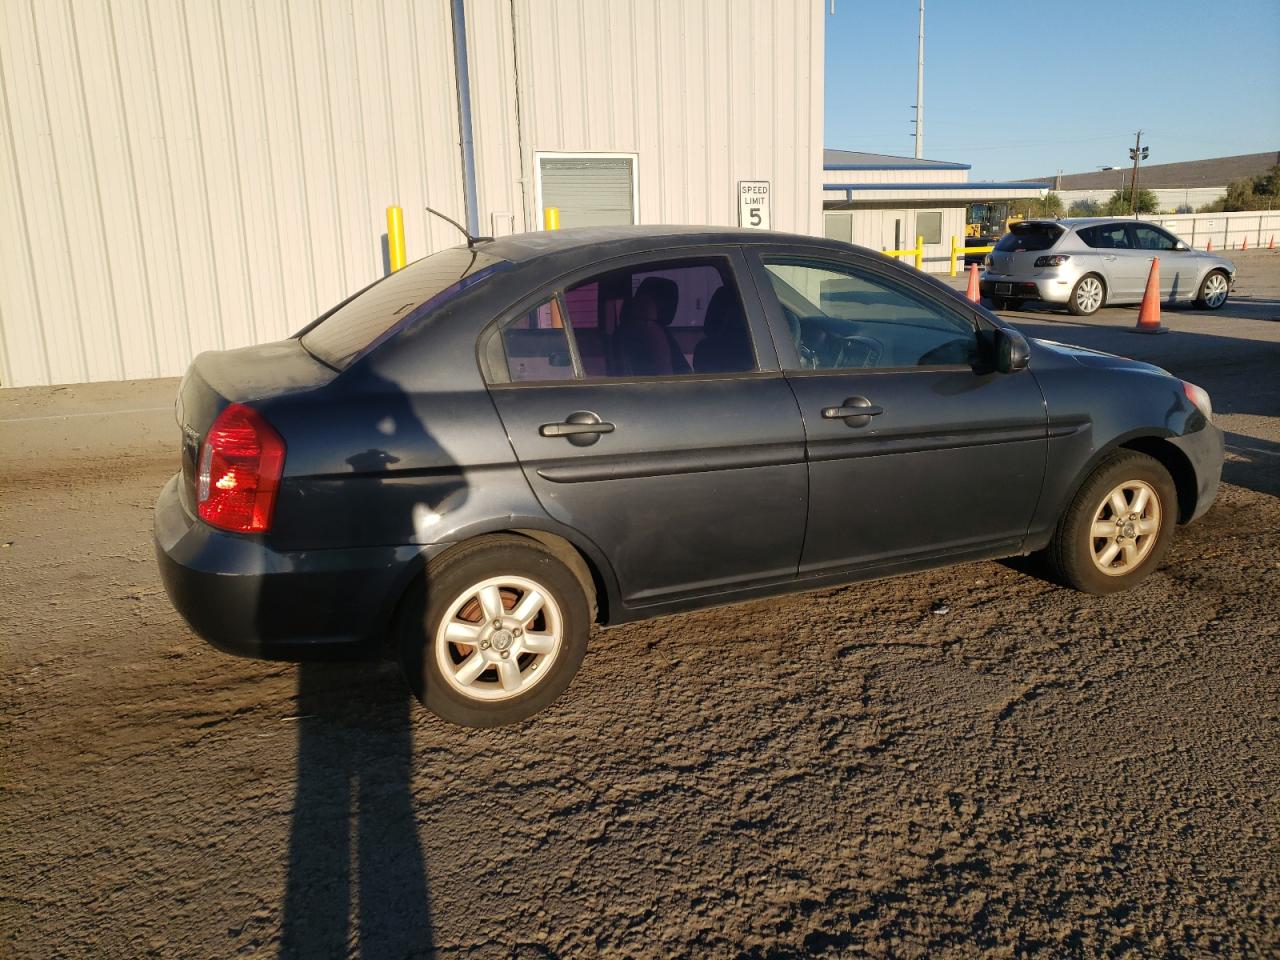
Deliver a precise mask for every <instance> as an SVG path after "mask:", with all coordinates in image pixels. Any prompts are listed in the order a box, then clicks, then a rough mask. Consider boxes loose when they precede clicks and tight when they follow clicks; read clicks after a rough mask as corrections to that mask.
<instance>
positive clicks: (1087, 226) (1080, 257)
mask: <svg viewBox="0 0 1280 960" xmlns="http://www.w3.org/2000/svg"><path fill="white" fill-rule="evenodd" d="M1156 257H1159V258H1160V298H1161V300H1163V301H1164V302H1166V303H1173V302H1177V301H1194V302H1195V304H1196V306H1198V307H1200V308H1201V309H1204V310H1217V309H1218V308H1219V307H1221V306H1222V305H1223V304H1224V303H1226V302H1227V296H1228V295H1229V294H1230V292H1231V285H1232V284H1233V283H1234V282H1235V277H1236V267H1235V264H1233V263H1232V262H1231V261H1230V260H1226V259H1224V258H1222V257H1218V256H1214V255H1213V254H1212V253H1202V252H1200V251H1198V250H1192V249H1191V247H1190V246H1188V245H1187V243H1186V242H1184V241H1182V240H1180V239H1178V238H1177V237H1175V236H1174V235H1173V234H1171V233H1169V232H1168V231H1167V230H1165V229H1164V228H1162V227H1157V226H1156V225H1155V224H1153V223H1144V222H1143V221H1141V220H1129V219H1109V218H1107V219H1104V218H1097V217H1090V218H1079V219H1071V220H1023V221H1021V222H1018V223H1014V224H1012V225H1011V227H1010V230H1009V232H1008V233H1006V234H1005V235H1004V236H1003V237H1001V238H1000V241H999V242H998V243H997V244H996V247H995V250H993V251H992V252H991V253H990V254H988V256H987V258H986V260H985V265H986V269H985V270H984V271H983V273H982V277H981V290H982V295H983V296H984V297H989V298H990V299H991V301H992V303H993V304H994V305H995V307H996V309H997V310H1005V309H1008V310H1016V309H1017V308H1018V307H1019V306H1021V304H1022V301H1024V300H1044V301H1046V302H1048V303H1061V304H1065V305H1066V307H1067V309H1068V310H1070V311H1071V312H1072V313H1074V314H1076V315H1077V316H1088V315H1089V314H1091V313H1095V312H1096V311H1097V310H1098V308H1099V307H1101V306H1103V305H1104V304H1110V305H1116V304H1123V303H1140V302H1141V301H1142V295H1143V293H1144V292H1145V290H1146V287H1147V276H1148V274H1149V273H1150V272H1151V261H1152V260H1153V259H1154V258H1156Z"/></svg>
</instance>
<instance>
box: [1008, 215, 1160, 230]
mask: <svg viewBox="0 0 1280 960" xmlns="http://www.w3.org/2000/svg"><path fill="white" fill-rule="evenodd" d="M1015 222H1016V223H1036V224H1039V223H1052V224H1056V225H1058V226H1060V227H1067V228H1068V229H1071V228H1074V227H1091V226H1094V225H1096V224H1099V223H1146V222H1147V221H1146V220H1140V219H1135V218H1133V217H1063V218H1062V219H1061V220H1049V219H1045V218H1043V217H1041V218H1038V219H1034V220H1019V221H1015Z"/></svg>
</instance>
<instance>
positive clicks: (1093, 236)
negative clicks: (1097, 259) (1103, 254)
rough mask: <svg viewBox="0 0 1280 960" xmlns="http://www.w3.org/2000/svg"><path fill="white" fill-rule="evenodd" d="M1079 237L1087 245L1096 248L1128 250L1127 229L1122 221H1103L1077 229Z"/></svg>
mask: <svg viewBox="0 0 1280 960" xmlns="http://www.w3.org/2000/svg"><path fill="white" fill-rule="evenodd" d="M1079 237H1080V239H1081V240H1083V241H1084V242H1085V243H1086V244H1087V245H1088V246H1090V247H1094V248H1095V249H1098V250H1128V249H1130V245H1129V231H1128V230H1127V229H1125V224H1123V223H1103V224H1099V225H1098V226H1096V227H1086V228H1085V229H1083V230H1081V231H1079Z"/></svg>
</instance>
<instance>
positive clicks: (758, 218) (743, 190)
mask: <svg viewBox="0 0 1280 960" xmlns="http://www.w3.org/2000/svg"><path fill="white" fill-rule="evenodd" d="M738 226H740V227H753V228H755V229H757V230H768V229H770V227H769V181H768V180H739V181H738Z"/></svg>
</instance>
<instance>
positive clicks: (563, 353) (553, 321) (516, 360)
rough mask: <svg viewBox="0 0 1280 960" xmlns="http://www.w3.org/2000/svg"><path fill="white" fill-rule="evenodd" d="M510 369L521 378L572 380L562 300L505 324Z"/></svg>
mask: <svg viewBox="0 0 1280 960" xmlns="http://www.w3.org/2000/svg"><path fill="white" fill-rule="evenodd" d="M502 346H503V349H504V350H505V351H506V355H507V373H508V374H510V376H511V379H512V381H513V382H514V381H517V380H572V379H573V354H572V353H571V352H570V350H569V337H568V336H567V334H566V333H565V328H564V318H563V317H562V316H561V313H560V302H559V301H558V300H556V299H554V298H553V299H551V300H548V301H546V302H545V303H542V304H539V305H538V306H536V307H534V308H533V309H532V310H530V311H529V312H528V313H524V314H521V315H520V316H518V317H516V318H515V319H514V320H512V321H510V322H508V323H507V324H506V326H504V327H503V328H502Z"/></svg>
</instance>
